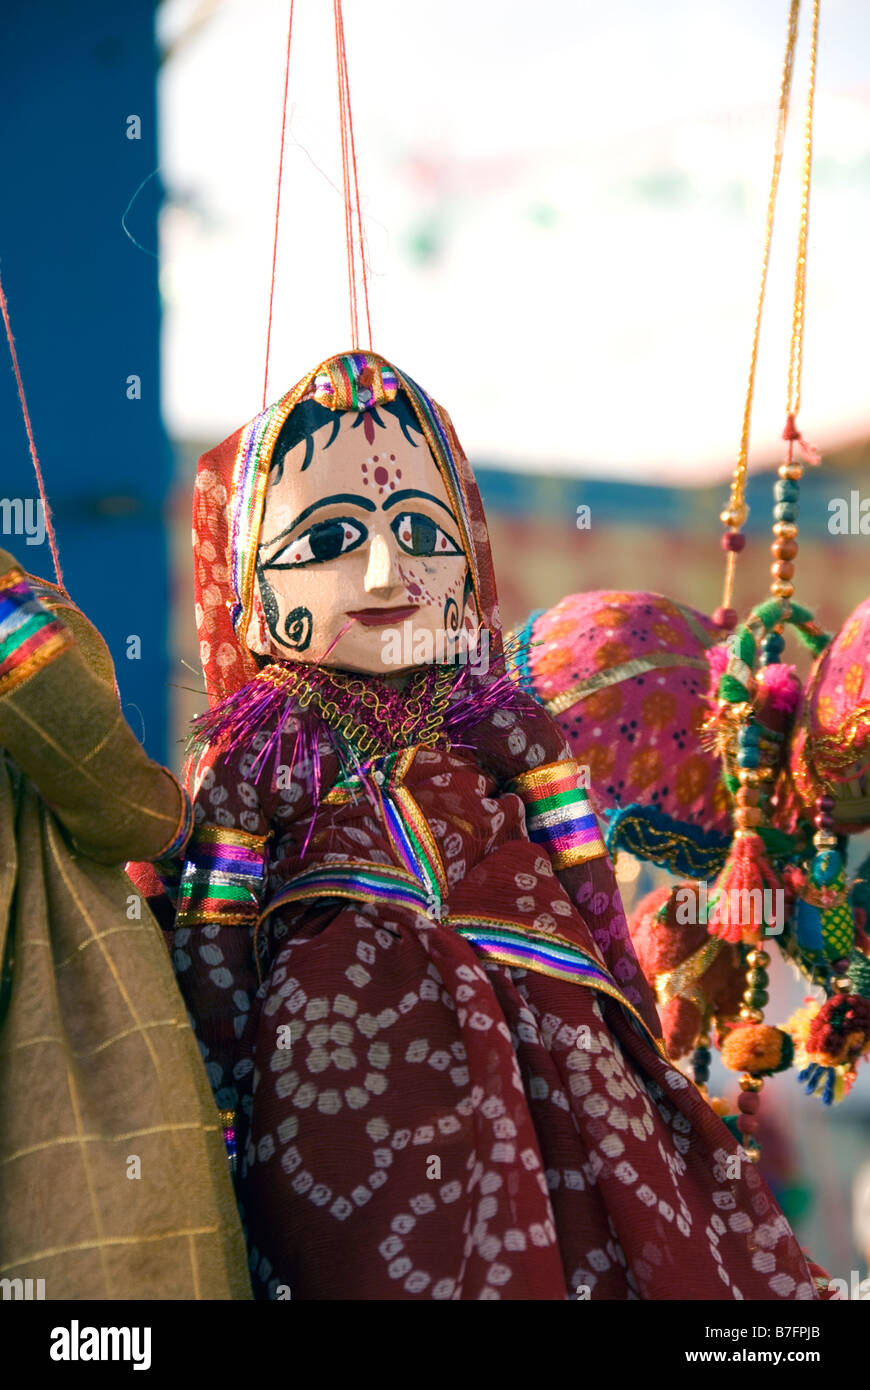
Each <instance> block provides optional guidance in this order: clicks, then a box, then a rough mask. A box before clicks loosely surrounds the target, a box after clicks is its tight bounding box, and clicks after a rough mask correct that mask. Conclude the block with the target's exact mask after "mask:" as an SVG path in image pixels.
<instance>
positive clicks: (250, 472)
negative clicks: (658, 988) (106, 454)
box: [174, 353, 815, 1300]
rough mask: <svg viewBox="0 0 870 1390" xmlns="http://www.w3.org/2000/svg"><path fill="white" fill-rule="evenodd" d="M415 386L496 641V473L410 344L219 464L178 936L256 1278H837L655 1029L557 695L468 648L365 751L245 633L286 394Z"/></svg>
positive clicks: (795, 1288)
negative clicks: (551, 709)
mask: <svg viewBox="0 0 870 1390" xmlns="http://www.w3.org/2000/svg"><path fill="white" fill-rule="evenodd" d="M398 391H403V392H404V393H405V395H406V397H407V399H408V401H409V402H410V404H411V406H412V408H413V410H414V412H415V414H416V416H417V419H418V421H419V425H420V429H421V430H422V432H423V434H424V436H425V439H426V442H427V444H428V447H429V448H430V450H431V452H432V454H433V456H434V458H435V460H436V463H437V465H438V467H439V470H440V473H441V476H442V478H443V480H444V483H445V487H446V489H447V493H448V496H449V497H450V499H451V505H452V508H453V510H454V515H455V518H456V521H457V526H458V529H459V531H460V537H461V541H462V545H463V548H464V551H465V554H466V557H467V559H468V564H469V575H470V579H471V582H472V586H473V592H474V596H475V599H476V603H477V611H478V613H479V615H480V616H481V619H482V621H483V624H484V626H485V630H486V631H487V633H488V634H489V636H490V642H491V649H492V654H493V662H492V663H491V672H492V671H497V670H498V660H499V656H500V639H499V624H498V616H497V606H496V596H495V586H494V580H493V576H492V566H491V559H490V553H489V544H488V538H487V532H486V524H485V519H484V516H483V509H482V506H481V503H480V497H479V494H478V491H477V488H476V485H475V482H474V478H473V475H472V473H471V470H470V468H469V467H468V464H467V460H466V459H465V456H464V454H463V453H462V450H461V447H460V446H459V443H458V440H457V439H456V436H455V433H454V431H453V427H452V425H451V423H450V420H449V417H448V416H447V415H446V413H445V412H444V411H443V410H441V409H440V408H439V407H438V406H436V405H435V403H434V402H433V401H431V399H430V398H429V397H428V396H426V395H425V393H424V392H422V391H421V390H420V388H419V387H417V386H416V385H415V383H414V382H413V381H411V379H410V378H408V377H407V376H405V375H403V374H402V373H401V372H399V370H398V369H397V368H395V367H393V366H392V365H391V364H389V363H387V362H386V361H385V359H383V358H381V357H379V356H378V355H377V354H374V353H351V354H346V355H344V356H342V357H341V358H333V359H330V360H329V361H328V362H326V363H324V364H321V366H320V367H319V368H317V369H315V371H314V372H312V373H310V374H309V375H308V377H306V378H305V379H304V380H303V381H302V382H300V383H299V385H298V386H296V387H294V388H293V390H292V391H291V392H289V393H288V394H287V396H285V397H284V398H282V400H281V401H280V402H278V403H277V405H275V406H273V407H270V408H269V409H268V410H266V411H264V412H263V414H262V415H260V416H258V417H257V418H256V419H255V420H254V421H252V422H251V424H250V425H247V426H245V427H244V429H242V430H240V431H237V432H236V434H234V435H233V436H231V437H230V438H229V439H228V440H226V441H225V442H224V443H223V444H221V445H219V446H218V447H217V448H216V449H214V450H212V451H211V452H210V453H209V454H206V455H204V456H203V458H202V459H201V460H200V466H199V473H198V478H197V490H196V496H195V502H194V531H195V539H196V585H197V621H198V626H199V633H200V641H201V652H202V660H203V669H204V672H205V675H206V681H207V685H208V691H209V696H210V700H211V703H212V712H211V715H210V716H209V718H211V717H212V716H216V717H217V723H216V724H213V725H212V728H213V729H214V728H218V727H222V728H223V733H225V734H228V737H227V739H222V738H221V737H214V738H213V739H212V741H211V742H210V743H209V744H208V746H207V748H206V751H205V752H204V754H203V755H202V757H201V758H200V761H199V762H198V764H197V768H196V776H195V779H194V784H193V788H192V790H193V793H194V804H195V818H196V828H195V831H194V835H193V837H192V839H191V842H190V845H189V846H188V849H187V851H186V860H185V863H184V866H183V871H182V875H181V884H180V889H179V892H178V912H177V917H176V928H175V932H174V961H175V967H176V972H177V978H178V982H179V985H180V987H181V990H182V993H183V994H184V997H185V999H186V1001H187V1005H188V1008H189V1010H190V1013H191V1016H192V1018H193V1020H194V1023H195V1027H196V1030H197V1033H198V1037H199V1041H200V1046H201V1049H202V1051H203V1054H204V1057H205V1061H206V1068H207V1071H208V1074H209V1077H210V1079H211V1083H212V1086H213V1089H214V1093H215V1097H216V1100H217V1103H218V1105H219V1106H220V1107H221V1108H223V1109H225V1110H232V1111H235V1112H236V1125H237V1142H238V1146H239V1159H240V1163H239V1170H238V1174H237V1188H238V1196H239V1201H240V1205H241V1208H242V1213H243V1218H244V1221H245V1224H246V1230H247V1236H248V1243H249V1252H250V1265H251V1272H252V1280H253V1285H254V1289H255V1292H256V1293H257V1295H258V1296H259V1297H262V1298H286V1297H291V1298H295V1299H298V1298H302V1299H423V1300H427V1299H575V1298H578V1297H579V1298H592V1299H617V1300H622V1299H685V1298H698V1299H702V1298H703V1299H721V1298H736V1299H742V1298H752V1299H811V1298H814V1297H815V1289H814V1286H813V1281H812V1278H811V1276H810V1273H809V1271H808V1269H807V1265H806V1262H805V1260H804V1258H803V1255H802V1253H801V1250H800V1248H799V1247H798V1244H797V1242H796V1240H795V1237H794V1235H793V1234H792V1232H791V1230H790V1229H789V1227H788V1224H787V1222H786V1220H785V1218H784V1217H783V1215H782V1213H781V1212H780V1211H779V1209H778V1207H777V1206H776V1204H775V1202H774V1200H773V1198H772V1197H771V1195H770V1193H769V1192H768V1190H767V1189H766V1187H765V1186H764V1184H763V1182H762V1180H761V1178H760V1176H759V1174H758V1172H757V1171H756V1169H755V1168H754V1167H753V1165H752V1163H751V1162H749V1161H747V1160H746V1159H745V1156H743V1155H742V1151H741V1150H740V1149H739V1148H738V1146H737V1144H736V1142H735V1141H734V1139H733V1138H732V1136H731V1134H730V1132H729V1131H728V1129H727V1128H726V1127H725V1125H724V1124H723V1123H722V1122H721V1121H720V1120H719V1119H718V1118H717V1116H716V1115H715V1114H714V1113H713V1111H712V1110H711V1109H710V1107H709V1106H708V1104H707V1103H706V1101H705V1100H704V1099H703V1097H702V1096H701V1094H700V1093H699V1091H698V1090H697V1089H696V1087H695V1086H694V1085H693V1084H692V1083H691V1082H690V1081H689V1080H688V1079H687V1078H686V1077H685V1076H683V1075H682V1074H681V1073H680V1072H679V1071H677V1070H676V1068H675V1067H673V1066H672V1065H670V1063H669V1062H668V1060H667V1057H666V1056H665V1054H664V1052H663V1049H662V1046H661V1043H660V1042H659V1041H658V1039H659V1033H660V1029H659V1025H658V1019H657V1017H656V1011H655V1007H654V1004H653V1001H652V998H651V995H650V991H649V988H648V986H647V985H646V983H645V981H644V980H643V977H642V975H641V972H640V970H639V968H638V965H637V961H636V958H635V955H634V951H633V949H632V946H631V943H630V940H629V937H628V933H627V929H626V924H625V918H624V914H623V910H622V905H621V902H620V899H619V893H618V890H617V887H616V883H615V879H614V875H613V871H612V868H611V866H610V863H609V860H608V858H607V856H606V852H605V849H604V846H603V844H602V842H601V838H600V834H599V830H598V826H597V822H596V819H595V816H594V814H593V812H592V809H591V807H590V804H589V802H588V800H587V796H586V791H585V790H584V786H583V778H582V776H581V775H580V773H581V770H580V769H579V768H578V767H577V765H576V764H575V763H574V762H572V760H571V759H570V757H569V750H568V748H567V746H566V745H565V743H564V741H563V739H562V736H561V734H560V733H559V731H558V728H557V726H556V724H555V723H554V721H553V720H552V719H551V718H550V716H549V715H547V714H546V713H545V712H544V710H543V709H541V708H539V707H537V706H535V707H534V708H530V707H529V705H528V702H527V701H526V700H525V697H523V698H522V699H521V698H520V694H519V692H518V691H516V690H514V693H513V694H511V693H510V692H509V691H508V690H507V689H506V686H507V684H508V683H507V682H506V681H505V678H504V676H503V675H502V678H501V680H502V686H501V695H500V696H499V698H494V697H493V693H492V687H491V686H490V687H489V688H488V689H487V682H488V681H490V682H491V681H492V680H493V679H495V680H496V684H498V681H497V678H495V677H493V676H492V675H490V676H489V677H483V676H479V677H478V676H476V675H475V676H470V675H469V674H468V673H467V672H466V675H465V678H464V687H463V688H464V691H465V695H464V696H461V695H458V694H457V692H458V691H459V689H460V684H461V683H457V685H456V686H455V687H454V688H453V689H452V690H451V694H450V699H449V701H448V704H447V706H446V712H445V714H444V722H443V727H442V730H441V734H440V735H439V737H438V739H437V741H435V742H433V741H432V740H427V739H426V738H420V737H416V739H415V736H414V735H408V736H406V737H404V738H402V737H396V738H395V740H394V741H393V742H392V743H387V744H386V746H385V747H384V746H381V747H379V748H378V750H377V754H376V756H373V757H371V758H369V759H368V760H366V759H363V765H362V775H355V774H354V773H353V772H352V770H351V771H350V772H349V769H348V764H347V761H346V759H344V758H342V759H340V758H339V752H341V746H340V743H338V744H337V742H336V738H335V737H334V736H333V734H334V731H333V730H332V729H331V728H330V727H328V724H327V723H326V722H324V721H323V719H322V718H320V717H319V716H317V715H316V714H315V713H314V710H313V707H311V706H309V707H308V708H307V709H304V711H303V712H302V713H300V714H299V718H298V721H297V712H296V711H295V710H294V707H293V705H292V704H288V700H289V699H290V698H291V697H289V696H287V697H286V698H285V697H283V696H282V700H273V696H274V693H275V692H274V690H272V694H271V695H270V694H269V691H268V690H267V687H268V686H269V677H268V671H260V670H259V665H258V662H257V660H256V658H254V657H253V655H252V654H251V653H250V651H249V650H248V649H247V647H246V644H245V640H244V634H245V633H246V632H247V630H248V628H247V625H248V622H249V620H250V614H251V611H252V602H253V599H252V593H253V583H254V579H253V557H254V556H255V555H256V548H257V544H258V536H259V530H260V525H261V520H262V512H263V505H264V496H265V490H266V483H267V478H268V470H269V466H270V458H271V454H272V450H273V449H274V447H275V443H276V440H277V438H278V436H279V432H280V429H281V427H282V422H283V421H285V420H286V419H287V418H288V416H289V415H290V413H291V412H292V410H293V409H294V408H295V406H296V404H298V403H299V402H300V401H302V400H305V399H311V398H312V397H313V398H314V399H316V400H317V401H318V402H320V403H321V404H324V405H326V406H327V408H329V409H331V410H360V411H361V410H363V409H368V408H370V407H372V406H373V405H374V404H376V403H377V402H378V401H381V400H392V399H395V397H396V394H397V392H398ZM325 457H327V458H328V455H326V456H325ZM272 669H273V670H274V669H277V668H272ZM296 669H297V670H298V669H299V668H298V666H297V667H296ZM309 669H310V668H303V670H305V671H308V670H309ZM314 674H315V675H316V674H317V672H316V669H315V671H314ZM321 674H322V673H321ZM366 679H367V680H368V679H369V678H366ZM478 680H479V681H480V686H479V688H477V687H475V685H474V682H476V681H478ZM258 682H260V683H261V684H259V685H258ZM370 685H371V686H372V688H373V689H374V688H376V686H377V682H376V681H375V680H374V678H372V679H371V681H370ZM469 691H470V692H471V698H470V699H469V698H468V694H469ZM258 692H259V693H258ZM264 692H265V693H264ZM260 694H263V698H264V703H262V702H261V703H258V700H259V699H260ZM478 695H479V696H480V698H479V699H478V698H477V697H478ZM267 697H268V698H267ZM462 698H465V699H466V705H465V707H464V708H465V715H464V716H463V718H459V717H458V716H457V713H456V711H457V709H458V708H459V707H460V704H461V700H462ZM236 699H239V700H240V702H241V703H240V705H239V706H238V710H240V711H241V714H240V715H239V717H238V718H237V719H236V724H235V726H234V728H232V729H231V728H230V725H231V723H232V720H229V723H225V724H224V725H223V726H221V720H220V712H221V710H222V709H223V708H224V706H225V705H226V704H227V702H229V704H230V705H232V702H233V701H234V700H236ZM457 700H458V701H459V704H457ZM270 702H271V703H270ZM348 703H349V705H350V704H351V702H350V701H349V702H348ZM363 703H364V701H363ZM475 705H476V713H475ZM353 708H354V710H357V705H356V704H354V706H353ZM264 709H265V710H266V715H265V716H264V715H263V710H264ZM246 710H251V711H253V710H256V711H257V712H258V713H257V719H256V720H252V721H251V722H250V723H246V715H245V711H246ZM237 712H238V711H237ZM354 717H356V714H354ZM228 718H229V717H228ZM306 721H307V722H306ZM404 723H405V721H404V720H403V719H400V720H398V721H397V724H396V726H395V727H396V728H397V729H399V728H401V727H402V725H403V724H404ZM303 726H305V727H306V728H307V729H308V733H307V735H306V739H307V742H305V744H304V752H305V755H304V756H300V753H299V743H298V736H299V734H300V730H302V728H303ZM405 745H408V746H405ZM337 750H338V751H337ZM267 752H268V754H269V756H268V757H266V756H265V754H266V753H267ZM273 754H274V756H273ZM276 769H277V772H278V775H276ZM282 771H283V774H284V775H280V774H281V772H282Z"/></svg>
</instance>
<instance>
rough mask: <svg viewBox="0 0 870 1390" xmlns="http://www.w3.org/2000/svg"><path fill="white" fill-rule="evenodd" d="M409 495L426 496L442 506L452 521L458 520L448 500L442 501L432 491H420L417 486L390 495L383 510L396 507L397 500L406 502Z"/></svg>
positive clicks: (427, 499) (428, 500)
mask: <svg viewBox="0 0 870 1390" xmlns="http://www.w3.org/2000/svg"><path fill="white" fill-rule="evenodd" d="M408 497H425V498H426V501H427V502H434V503H435V505H436V506H437V507H442V508H443V509H444V511H445V512H446V513H447V515H448V516H449V517H450V519H451V521H453V522H455V521H456V517H455V516H454V515H453V512H452V511H451V510H450V508H449V507H448V505H447V503H446V502H442V501H441V498H440V497H433V496H432V493H431V492H419V491H417V489H416V488H412V487H406V488H403V489H402V491H401V492H394V493H393V495H392V497H389V498H388V499H387V501H386V502H385V503H384V505H383V507H382V508H381V510H382V511H385V512H386V511H388V510H389V508H390V507H395V505H396V503H397V502H404V501H405V500H406V498H408Z"/></svg>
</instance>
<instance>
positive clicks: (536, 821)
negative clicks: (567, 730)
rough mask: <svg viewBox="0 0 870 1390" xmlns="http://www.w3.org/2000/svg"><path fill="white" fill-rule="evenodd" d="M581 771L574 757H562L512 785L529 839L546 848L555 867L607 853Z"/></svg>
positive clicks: (523, 776) (563, 867)
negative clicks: (519, 800)
mask: <svg viewBox="0 0 870 1390" xmlns="http://www.w3.org/2000/svg"><path fill="white" fill-rule="evenodd" d="M584 773H585V769H583V768H581V765H580V764H579V763H578V762H576V761H575V759H574V758H563V759H562V760H561V761H560V762H557V763H546V764H545V765H544V766H543V767H536V768H534V769H533V770H532V771H531V772H524V773H523V774H522V775H521V776H520V777H517V778H516V779H515V781H514V782H512V784H511V790H512V791H514V792H516V794H517V795H518V796H519V797H520V798H521V799H522V801H523V803H524V805H525V808H526V829H527V830H528V832H529V839H530V840H532V841H534V843H535V844H538V845H540V846H541V848H542V849H545V850H546V851H547V853H548V854H549V855H550V858H551V860H552V861H553V868H554V869H569V868H571V867H572V866H573V865H575V864H582V863H584V862H585V861H586V860H587V859H602V858H604V857H606V855H607V850H606V849H605V847H604V841H603V839H602V838H601V831H600V830H599V828H598V820H597V818H596V815H595V812H594V811H593V809H592V806H591V804H590V802H589V798H588V796H587V795H586V791H585V788H584V787H583V786H582V782H583V781H584Z"/></svg>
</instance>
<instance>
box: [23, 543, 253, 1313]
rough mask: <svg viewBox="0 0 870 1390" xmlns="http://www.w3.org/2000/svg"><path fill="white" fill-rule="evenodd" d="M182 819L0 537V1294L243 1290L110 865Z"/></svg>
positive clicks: (196, 1125) (182, 1032)
mask: <svg viewBox="0 0 870 1390" xmlns="http://www.w3.org/2000/svg"><path fill="white" fill-rule="evenodd" d="M190 828H191V810H190V803H189V800H188V798H187V796H186V794H185V793H184V792H183V791H182V789H181V787H180V786H179V784H178V782H177V781H176V780H175V778H174V777H173V776H172V774H171V773H169V772H168V771H167V770H166V769H165V768H162V767H160V766H159V765H158V764H157V763H155V762H152V761H151V760H150V759H149V758H148V757H147V755H146V754H145V752H144V750H143V749H142V747H141V745H140V744H139V743H138V742H137V740H136V738H135V737H134V735H133V733H132V731H131V730H130V728H129V727H128V725H127V724H126V722H125V721H124V718H123V715H122V713H121V709H120V704H119V700H118V694H117V687H116V685H115V679H114V670H113V667H112V661H111V657H110V655H109V651H108V648H107V647H106V644H105V643H104V642H103V640H102V638H101V637H100V635H99V633H98V632H97V631H96V629H95V628H94V627H93V626H92V625H91V624H90V623H89V622H88V621H87V619H86V618H85V617H84V615H83V614H82V613H81V612H80V611H79V609H77V608H76V607H75V605H74V604H73V603H72V601H71V600H70V599H69V597H68V596H67V594H66V593H65V591H64V590H62V589H61V588H59V587H58V586H57V585H54V584H49V583H47V582H45V581H41V580H38V579H35V578H33V577H32V576H29V575H26V574H25V573H24V571H23V570H22V569H21V567H20V566H19V565H18V564H16V562H15V560H14V557H13V556H12V555H10V554H9V553H8V552H6V551H0V845H2V863H3V872H2V875H0V961H2V965H3V971H2V986H0V1105H2V1115H3V1122H2V1125H0V1272H2V1274H3V1277H4V1280H8V1281H9V1288H10V1290H12V1292H11V1294H10V1296H11V1297H13V1298H14V1297H18V1298H45V1299H50V1300H57V1299H62V1300H70V1299H74V1300H77V1299H137V1298H141V1299H200V1298H204V1299H236V1298H248V1297H250V1285H249V1281H248V1277H247V1269H246V1260H245V1248H244V1239H243V1236H242V1231H241V1226H240V1224H239V1219H238V1211H237V1208H236V1205H235V1202H234V1200H233V1192H232V1185H231V1182H230V1179H229V1175H228V1174H227V1172H226V1160H225V1157H224V1146H223V1143H222V1136H221V1134H220V1131H219V1124H218V1118H217V1116H216V1115H215V1113H214V1108H213V1105H212V1098H211V1095H210V1093H209V1089H208V1083H207V1081H206V1077H205V1073H204V1070H203V1065H202V1060H201V1058H200V1057H199V1055H198V1052H197V1047H196V1040H195V1038H194V1036H193V1033H192V1032H191V1029H190V1025H189V1023H188V1020H187V1018H186V1016H185V1011H184V1006H183V1003H182V1000H181V998H180V996H179V994H178V990H177V987H176V985H175V981H174V978H173V974H172V967H171V964H170V962H169V960H168V958H167V953H166V948H165V944H164V942H163V940H162V938H161V935H160V931H159V929H158V926H157V923H156V922H155V921H154V919H153V918H152V917H151V914H150V913H149V911H148V909H147V907H144V906H143V904H142V903H141V900H140V898H139V896H138V895H137V894H135V893H134V892H133V885H132V884H131V883H130V880H129V879H128V878H127V877H126V875H125V874H124V872H123V867H122V866H123V863H124V861H125V860H126V859H128V858H130V857H138V858H151V857H157V856H160V855H167V854H172V853H176V852H179V851H180V850H181V849H182V848H183V846H184V844H185V843H186V840H187V837H188V835H189V833H190ZM179 1173H183V1174H184V1183H183V1185H179V1184H178V1182H177V1177H178V1174H179Z"/></svg>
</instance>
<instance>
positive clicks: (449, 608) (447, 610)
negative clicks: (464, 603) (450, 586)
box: [444, 598, 459, 632]
mask: <svg viewBox="0 0 870 1390" xmlns="http://www.w3.org/2000/svg"><path fill="white" fill-rule="evenodd" d="M444 630H445V631H446V632H457V631H458V630H459V607H458V605H457V603H456V599H455V598H448V600H447V602H446V603H445V605H444Z"/></svg>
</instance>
